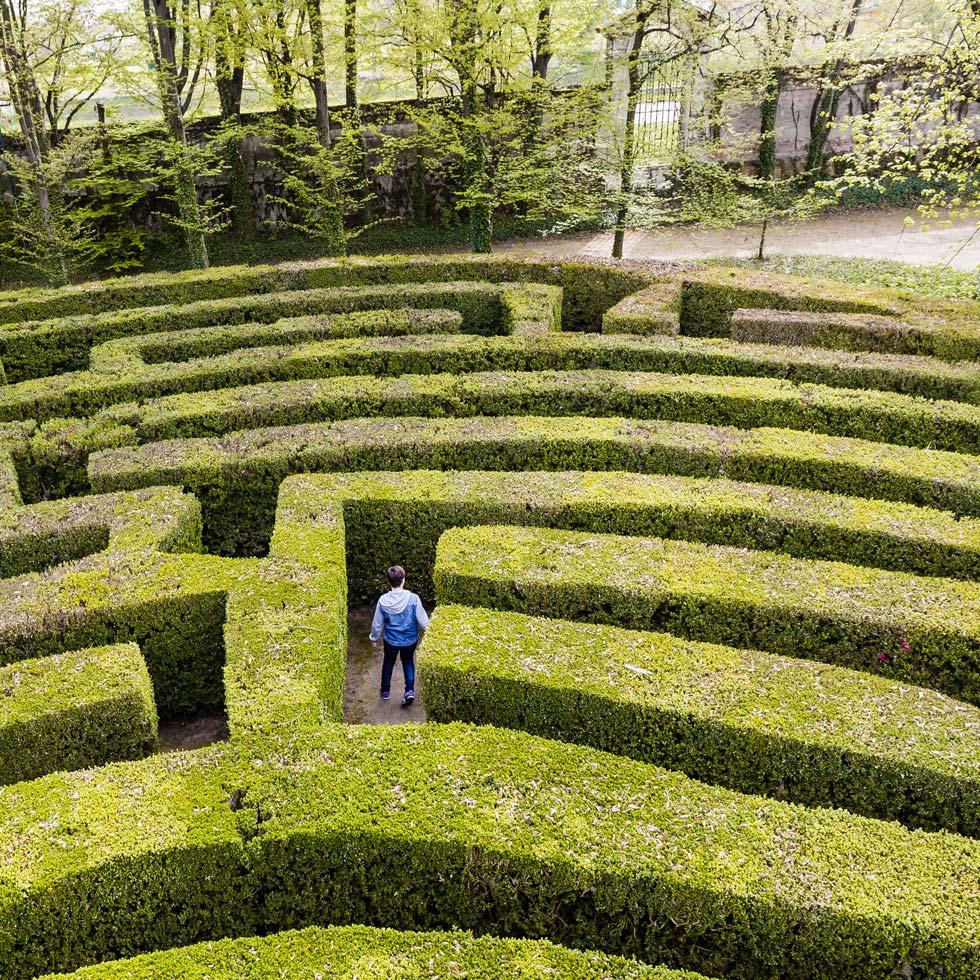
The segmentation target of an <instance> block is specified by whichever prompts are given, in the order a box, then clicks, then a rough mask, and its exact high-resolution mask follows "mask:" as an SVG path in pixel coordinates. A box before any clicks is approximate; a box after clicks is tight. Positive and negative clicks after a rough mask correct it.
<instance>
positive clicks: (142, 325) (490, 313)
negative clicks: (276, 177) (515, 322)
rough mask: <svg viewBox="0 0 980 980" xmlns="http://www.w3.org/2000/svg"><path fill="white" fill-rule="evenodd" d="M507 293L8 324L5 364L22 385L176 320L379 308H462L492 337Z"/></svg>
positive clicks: (390, 292) (2, 341)
mask: <svg viewBox="0 0 980 980" xmlns="http://www.w3.org/2000/svg"><path fill="white" fill-rule="evenodd" d="M500 292H501V287H500V286H496V285H493V284H491V283H479V282H465V283H460V282H443V283H427V284H425V285H402V286H398V287H397V288H392V287H391V286H357V287H350V288H338V289H304V290H296V291H292V292H276V293H264V294H260V295H246V296H232V297H227V298H224V299H209V300H200V301H198V302H194V303H187V304H184V305H178V304H174V303H172V302H168V303H166V304H164V305H161V306H142V307H136V308H133V309H125V310H115V311H113V312H109V313H92V314H78V315H76V316H62V317H56V318H54V319H49V320H37V321H27V322H22V323H9V324H0V360H2V362H3V365H4V368H5V370H6V373H7V379H8V381H22V380H25V379H28V378H40V377H44V376H45V375H49V374H58V373H61V372H64V371H72V370H78V369H80V368H84V367H86V366H87V365H88V359H89V351H90V349H91V348H92V347H94V346H95V345H97V344H101V343H104V342H105V341H108V340H112V339H113V338H115V337H134V336H140V335H146V334H154V333H159V332H161V331H169V330H173V329H174V324H175V321H176V322H178V323H180V325H181V326H182V327H183V328H184V329H192V328H200V327H212V326H219V325H225V324H247V323H273V322H275V321H276V320H281V319H283V318H286V317H296V316H308V315H310V314H323V313H348V312H356V311H359V310H376V309H379V308H381V309H400V308H403V307H413V308H436V309H450V310H456V311H457V312H459V313H460V314H461V315H462V317H463V329H464V330H468V331H472V332H475V333H485V334H491V333H496V332H499V330H500V323H501V318H502V315H503V312H502V307H501V303H500Z"/></svg>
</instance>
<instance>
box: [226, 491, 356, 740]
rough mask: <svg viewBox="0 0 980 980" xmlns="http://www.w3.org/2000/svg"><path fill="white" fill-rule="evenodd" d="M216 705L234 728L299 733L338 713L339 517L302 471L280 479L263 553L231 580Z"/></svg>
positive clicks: (342, 633) (342, 638)
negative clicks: (221, 695)
mask: <svg viewBox="0 0 980 980" xmlns="http://www.w3.org/2000/svg"><path fill="white" fill-rule="evenodd" d="M225 648H226V650H227V662H226V665H225V699H226V700H225V706H226V711H227V713H228V724H229V728H230V729H231V733H232V735H233V736H234V737H244V736H249V737H252V738H259V737H263V736H266V735H268V733H270V732H272V733H275V734H277V735H278V736H279V737H280V738H284V737H287V736H286V735H285V733H288V737H289V738H290V739H302V737H303V736H304V735H305V734H306V733H307V732H315V731H318V730H319V729H320V728H321V727H322V726H323V724H324V723H326V722H331V721H342V720H343V717H344V678H345V675H346V671H347V578H346V565H345V562H344V520H343V512H342V511H341V510H340V508H339V507H337V506H334V505H332V503H331V504H328V505H327V506H324V505H323V503H322V502H321V500H320V498H319V496H318V495H317V494H315V493H314V492H312V491H311V488H310V487H309V486H308V485H307V483H306V478H303V477H299V478H297V479H294V480H291V481H289V482H288V483H286V484H284V485H283V487H282V490H281V492H280V494H279V506H278V510H277V512H276V529H275V533H274V534H273V537H272V544H271V547H270V549H269V556H268V558H267V559H266V560H265V561H262V562H261V563H259V566H258V568H257V569H256V571H255V574H254V576H246V577H244V578H243V580H242V581H241V582H240V583H239V584H238V585H237V586H236V587H234V588H232V589H231V591H230V593H229V596H228V604H227V621H226V623H225Z"/></svg>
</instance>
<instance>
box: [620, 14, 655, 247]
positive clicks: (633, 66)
mask: <svg viewBox="0 0 980 980" xmlns="http://www.w3.org/2000/svg"><path fill="white" fill-rule="evenodd" d="M649 17H650V9H649V8H642V9H641V8H637V11H636V29H635V31H634V32H633V41H632V45H631V47H630V52H629V56H628V57H627V60H626V74H627V79H628V84H627V89H626V126H625V130H624V132H623V143H622V147H621V150H622V152H621V154H620V168H619V194H620V198H619V207H618V208H617V210H616V230H615V232H614V233H613V248H612V257H613V258H614V259H621V258H622V257H623V243H624V241H625V239H626V220H627V218H628V217H629V211H630V197H631V195H632V194H633V170H634V167H635V166H636V104H637V101H638V99H639V97H640V88H641V87H642V84H643V72H642V71H641V66H640V58H641V55H642V53H643V41H644V39H645V37H646V22H647V20H648V18H649Z"/></svg>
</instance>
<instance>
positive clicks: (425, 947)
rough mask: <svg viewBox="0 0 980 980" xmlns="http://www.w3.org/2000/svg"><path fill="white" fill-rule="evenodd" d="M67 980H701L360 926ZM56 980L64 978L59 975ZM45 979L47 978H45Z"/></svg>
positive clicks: (493, 943) (148, 958) (188, 953)
mask: <svg viewBox="0 0 980 980" xmlns="http://www.w3.org/2000/svg"><path fill="white" fill-rule="evenodd" d="M70 976H71V980H192V978H193V980H204V977H207V978H208V980H281V978H283V977H288V978H289V980H317V978H323V977H330V980H422V978H423V977H432V978H435V977H453V976H460V977H466V978H468V980H546V978H553V977H554V978H557V977H560V978H562V980H703V978H699V976H698V975H697V974H694V973H688V972H686V971H680V970H671V969H668V968H667V967H660V966H647V965H645V964H643V963H637V962H636V961H635V960H624V959H620V958H618V957H615V956H607V955H605V954H603V953H594V952H583V951H579V950H573V949H566V948H564V947H562V946H555V945H554V944H553V943H549V942H547V941H545V940H530V939H497V938H494V937H491V936H481V937H474V936H473V935H472V934H470V933H468V932H456V931H454V932H398V931H395V930H393V929H372V928H370V927H368V926H332V927H330V928H327V929H319V928H316V927H311V928H309V929H302V930H298V931H294V932H281V933H277V934H275V935H273V936H261V937H259V936H249V937H248V938H246V939H223V940H219V941H218V942H210V943H202V944H200V945H199V946H188V947H184V948H183V949H170V950H166V951H163V952H159V953H149V954H147V955H145V956H140V957H137V958H135V959H131V960H122V961H117V962H115V963H103V964H101V965H99V966H90V967H84V968H82V969H81V970H78V971H77V972H75V973H72V974H71V975H70ZM60 977H61V980H68V975H66V974H61V975H60ZM47 980H55V978H54V977H49V978H47Z"/></svg>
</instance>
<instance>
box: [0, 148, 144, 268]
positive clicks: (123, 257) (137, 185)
mask: <svg viewBox="0 0 980 980" xmlns="http://www.w3.org/2000/svg"><path fill="white" fill-rule="evenodd" d="M7 160H8V163H9V164H11V167H12V170H11V173H12V175H13V177H14V178H15V180H16V182H17V185H18V187H19V196H18V199H17V201H16V202H15V204H13V205H12V206H11V207H10V210H9V211H8V215H7V222H8V230H7V232H6V233H5V234H4V233H0V259H3V260H4V261H5V262H8V263H11V264H12V265H14V266H17V267H20V268H23V269H26V270H29V271H32V272H34V273H37V274H38V275H40V276H41V277H42V278H43V279H45V280H48V281H50V282H53V283H55V284H63V283H66V282H69V281H75V280H78V279H81V278H84V277H85V276H86V275H88V274H91V273H92V272H93V271H94V270H107V271H111V272H119V271H123V270H126V269H131V268H137V267H138V266H139V265H140V255H141V253H142V250H143V232H141V231H139V230H138V229H137V228H136V227H135V226H133V225H132V224H131V222H130V211H131V210H132V209H133V208H134V207H135V206H136V204H137V203H138V202H139V201H140V200H141V199H142V198H143V197H144V195H145V190H144V186H143V184H142V183H141V182H140V181H139V180H137V179H135V178H134V177H132V176H130V174H132V173H140V172H141V171H143V169H144V168H143V165H142V159H141V157H134V156H133V155H132V154H127V155H126V156H125V157H123V158H116V159H114V160H109V161H106V160H105V159H104V158H102V156H101V155H100V140H99V136H98V134H97V133H96V132H95V131H94V130H90V131H87V132H82V133H80V134H72V135H71V136H68V137H66V138H65V139H63V140H62V141H61V142H60V143H58V145H57V146H55V147H54V148H52V150H51V154H50V156H49V157H48V158H47V159H46V160H45V161H44V162H43V163H42V164H41V168H42V170H43V174H44V180H45V183H46V185H47V186H48V187H50V188H53V189H55V191H54V193H52V194H51V198H50V204H49V208H50V210H49V213H48V215H47V217H45V215H44V214H43V213H42V211H41V209H40V205H39V202H38V198H37V189H36V181H35V179H34V172H33V170H32V168H31V167H30V166H29V165H28V164H27V163H25V162H24V161H22V160H20V159H19V158H18V157H16V156H11V157H8V158H7ZM93 188H97V191H96V192H95V193H93Z"/></svg>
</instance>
